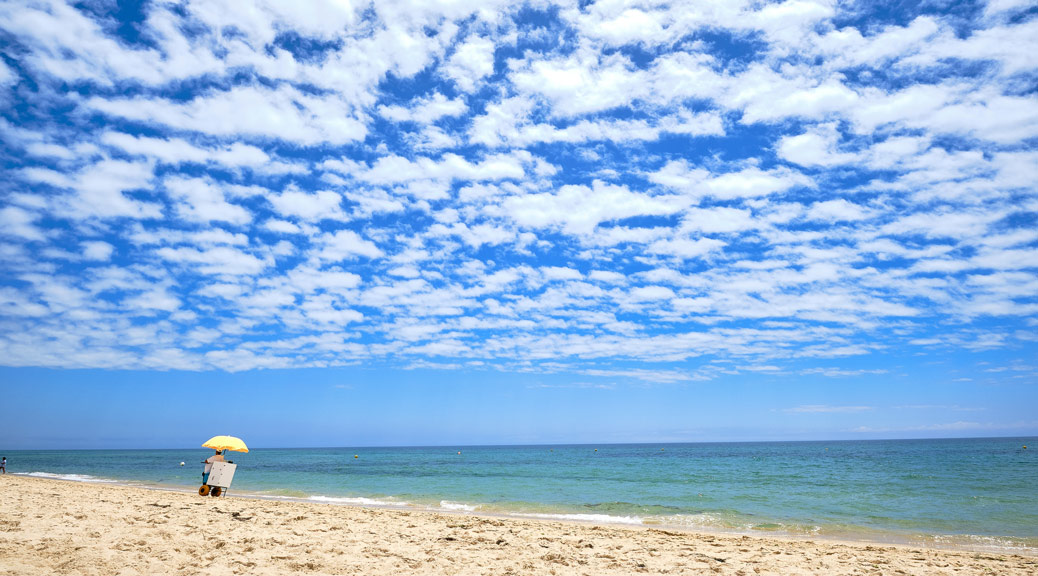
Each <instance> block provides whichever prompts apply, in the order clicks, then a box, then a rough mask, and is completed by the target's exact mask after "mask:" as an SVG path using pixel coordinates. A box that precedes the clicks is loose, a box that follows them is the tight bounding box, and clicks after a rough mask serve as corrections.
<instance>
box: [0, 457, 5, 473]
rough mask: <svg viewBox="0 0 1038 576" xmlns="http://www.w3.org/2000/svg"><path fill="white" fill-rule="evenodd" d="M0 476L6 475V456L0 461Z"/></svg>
mask: <svg viewBox="0 0 1038 576" xmlns="http://www.w3.org/2000/svg"><path fill="white" fill-rule="evenodd" d="M0 474H7V456H4V459H3V460H0Z"/></svg>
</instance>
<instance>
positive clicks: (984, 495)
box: [4, 438, 1038, 552]
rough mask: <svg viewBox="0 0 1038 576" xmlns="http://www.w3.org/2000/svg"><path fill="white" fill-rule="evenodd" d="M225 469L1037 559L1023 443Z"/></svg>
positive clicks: (140, 476)
mask: <svg viewBox="0 0 1038 576" xmlns="http://www.w3.org/2000/svg"><path fill="white" fill-rule="evenodd" d="M1025 445H1030V448H1028V449H1025V448H1024V447H1023V446H1025ZM459 452H460V454H459ZM209 454H211V451H209V450H207V449H202V448H199V449H193V448H192V449H184V450H140V451H130V450H75V451H32V452H16V451H8V452H6V453H5V454H4V455H6V456H7V458H8V472H13V473H23V474H35V475H56V476H60V477H64V478H67V479H78V480H84V481H104V480H109V481H118V482H123V483H130V484H143V485H166V486H175V487H183V488H186V489H190V488H192V487H195V486H197V485H198V483H199V481H200V477H201V464H200V461H201V460H202V459H204V458H205V457H207V456H208V455H209ZM355 456H356V457H355ZM231 459H232V460H234V461H235V462H236V463H237V464H238V465H239V466H238V470H237V473H236V475H235V478H234V482H233V485H232V487H231V493H232V494H235V493H237V494H245V493H250V494H254V495H265V496H271V497H291V498H303V499H313V500H318V501H328V502H333V503H353V504H367V505H390V506H401V507H420V508H431V509H446V510H455V511H476V512H481V513H492V514H493V513H501V514H511V515H536V516H544V517H552V518H570V519H577V520H589V521H595V522H620V523H631V524H647V525H662V526H673V527H684V528H693V529H699V530H714V531H734V532H749V533H760V532H776V533H783V534H796V535H811V536H818V537H837V538H855V539H865V540H875V541H893V542H910V543H921V544H931V545H948V546H956V547H979V548H1001V549H1017V550H1026V551H1030V552H1034V551H1038V439H1033V438H1015V439H1004V438H998V439H968V440H900V441H866V442H789V443H783V442H775V443H724V444H638V445H634V444H630V445H603V446H584V445H580V446H500V447H438V448H320V449H256V450H253V451H252V452H250V453H248V454H233V453H232V454H231ZM181 461H183V462H185V466H183V467H181V466H180V465H179V463H180V462H181Z"/></svg>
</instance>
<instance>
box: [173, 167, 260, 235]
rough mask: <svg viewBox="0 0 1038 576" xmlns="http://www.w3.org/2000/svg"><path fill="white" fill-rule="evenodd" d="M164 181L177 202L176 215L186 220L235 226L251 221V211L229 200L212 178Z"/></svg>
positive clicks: (175, 206) (175, 205)
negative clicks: (216, 222) (226, 223)
mask: <svg viewBox="0 0 1038 576" xmlns="http://www.w3.org/2000/svg"><path fill="white" fill-rule="evenodd" d="M163 184H164V185H165V188H166V190H167V191H168V192H169V194H170V197H171V198H173V199H174V200H176V201H177V203H176V204H174V209H175V210H176V212H177V214H179V215H180V216H181V217H182V218H184V219H185V220H189V221H192V222H202V223H209V222H214V221H220V222H228V223H230V224H236V225H243V224H248V223H249V222H251V221H252V214H251V213H250V212H249V211H248V210H246V209H245V208H243V207H242V206H240V205H238V204H232V203H230V202H228V201H227V198H226V195H225V194H224V190H223V188H222V187H221V186H220V185H219V184H217V183H215V182H213V181H212V180H210V179H203V178H167V179H166V180H165V181H164V182H163Z"/></svg>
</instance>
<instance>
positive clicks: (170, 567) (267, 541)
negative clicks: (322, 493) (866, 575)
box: [0, 474, 1038, 576]
mask: <svg viewBox="0 0 1038 576" xmlns="http://www.w3.org/2000/svg"><path fill="white" fill-rule="evenodd" d="M0 488H2V489H3V492H4V494H5V507H4V513H3V517H2V518H0V556H3V557H5V558H10V559H11V560H12V563H11V564H12V565H14V566H17V567H16V568H15V569H14V571H13V572H11V573H12V574H18V575H23V576H42V575H43V574H52V573H61V572H64V573H99V574H103V573H112V574H114V573H118V572H120V571H121V570H123V569H124V568H125V567H127V566H132V567H134V569H133V572H134V573H198V572H200V571H205V572H207V573H209V572H212V573H228V574H238V573H240V574H245V573H249V574H267V573H269V574H275V573H284V572H285V571H295V572H314V573H322V574H340V573H341V574H346V573H355V572H362V573H388V572H393V571H400V570H409V571H412V572H420V573H429V574H441V573H442V574H457V573H480V574H483V573H486V574H490V573H493V574H527V573H544V574H548V573H553V572H554V573H557V574H570V573H572V574H584V573H587V574H629V573H632V572H650V573H662V572H670V573H703V571H704V569H709V570H710V571H712V572H714V573H720V574H753V573H770V574H804V573H809V574H825V573H854V572H856V571H859V570H868V571H872V572H875V571H876V568H877V567H881V566H883V567H884V568H883V569H882V570H881V572H884V573H886V572H890V573H895V572H897V571H898V570H900V571H903V572H905V573H909V574H919V573H928V574H952V573H954V574H989V573H998V574H1009V575H1016V574H1021V575H1023V574H1034V573H1036V572H1038V557H1036V556H1033V555H1024V554H1019V553H1010V552H1002V553H993V552H978V551H965V550H946V549H941V548H931V547H919V546H909V545H903V544H877V543H868V542H860V541H847V540H838V541H837V540H829V539H821V538H813V539H802V538H796V537H785V536H774V535H739V534H716V533H710V532H699V531H691V530H669V529H663V528H659V527H654V526H633V525H615V524H613V525H600V524H591V523H584V522H577V521H569V522H567V521H558V520H543V519H534V518H517V517H514V516H496V515H486V514H480V513H472V512H460V511H459V512H453V513H452V512H441V511H426V510H405V509H391V508H375V507H366V506H356V505H333V506H329V505H328V504H326V503H320V502H312V501H299V500H294V501H293V500H282V499H262V498H255V497H247V496H244V495H240V494H239V495H233V494H232V496H230V497H227V498H203V497H200V496H198V495H197V494H193V493H190V492H188V491H186V490H184V491H180V490H175V489H148V488H138V487H131V486H123V485H115V484H111V483H87V482H74V481H67V480H57V479H45V478H33V477H26V476H18V475H13V474H12V475H8V476H6V477H0ZM91 566H95V567H97V568H94V569H88V567H91ZM102 567H106V569H101V568H102ZM686 571H687V572H686Z"/></svg>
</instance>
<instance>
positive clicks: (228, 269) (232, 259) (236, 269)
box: [155, 246, 272, 276]
mask: <svg viewBox="0 0 1038 576" xmlns="http://www.w3.org/2000/svg"><path fill="white" fill-rule="evenodd" d="M155 253H156V254H158V255H159V256H160V257H162V258H163V259H164V260H166V261H168V262H171V263H173V264H178V265H187V266H191V267H192V269H194V270H197V271H198V272H199V273H201V274H211V275H229V276H242V275H248V276H252V275H255V274H259V273H260V272H263V271H264V270H266V269H267V267H268V266H270V265H271V264H272V262H270V261H268V260H261V259H260V258H257V257H256V256H253V255H252V254H249V253H247V252H244V251H242V250H238V249H237V248H232V247H230V246H215V247H212V248H203V249H197V248H190V247H181V248H170V247H165V248H159V249H158V250H156V251H155Z"/></svg>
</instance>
